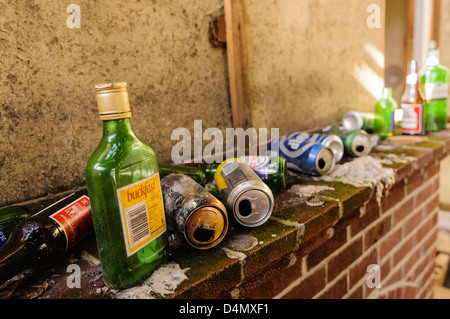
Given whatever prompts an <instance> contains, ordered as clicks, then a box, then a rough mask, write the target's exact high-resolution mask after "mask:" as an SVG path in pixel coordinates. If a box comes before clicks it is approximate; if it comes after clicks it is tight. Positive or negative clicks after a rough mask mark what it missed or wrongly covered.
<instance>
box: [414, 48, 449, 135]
mask: <svg viewBox="0 0 450 319" xmlns="http://www.w3.org/2000/svg"><path fill="white" fill-rule="evenodd" d="M433 46H434V45H432V48H431V49H430V50H428V57H427V61H426V66H425V68H424V69H423V70H422V72H421V76H420V90H421V95H422V97H423V99H424V107H425V131H427V132H432V131H439V130H443V129H445V128H446V127H447V117H448V109H447V98H448V79H449V71H448V69H447V68H445V67H444V66H442V65H440V64H439V63H440V61H439V50H438V49H436V48H433Z"/></svg>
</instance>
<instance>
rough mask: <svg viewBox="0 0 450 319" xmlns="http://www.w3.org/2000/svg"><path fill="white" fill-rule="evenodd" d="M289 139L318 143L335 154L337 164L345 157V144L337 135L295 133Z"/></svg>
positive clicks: (287, 136)
mask: <svg viewBox="0 0 450 319" xmlns="http://www.w3.org/2000/svg"><path fill="white" fill-rule="evenodd" d="M286 138H287V139H294V140H297V141H301V142H317V143H320V144H322V145H324V146H327V147H329V148H330V149H331V150H332V151H333V154H334V161H335V163H338V162H340V160H341V159H342V157H343V156H344V144H343V143H342V140H341V138H340V137H339V136H337V135H325V134H310V133H304V132H294V133H290V134H288V135H286Z"/></svg>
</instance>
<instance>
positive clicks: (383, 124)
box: [373, 88, 397, 139]
mask: <svg viewBox="0 0 450 319" xmlns="http://www.w3.org/2000/svg"><path fill="white" fill-rule="evenodd" d="M396 109H397V102H395V100H394V98H393V97H392V89H391V88H384V89H383V95H382V97H381V99H380V100H379V101H378V102H377V104H376V105H375V121H374V130H373V132H374V133H375V134H377V135H379V136H380V138H382V139H385V138H388V137H390V136H394V133H395V121H394V119H395V117H394V114H395V110H396Z"/></svg>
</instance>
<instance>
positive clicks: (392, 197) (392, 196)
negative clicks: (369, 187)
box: [381, 181, 406, 212]
mask: <svg viewBox="0 0 450 319" xmlns="http://www.w3.org/2000/svg"><path fill="white" fill-rule="evenodd" d="M405 194H406V193H405V182H404V181H400V182H398V183H397V184H395V185H394V186H393V187H392V188H391V189H390V190H389V194H387V196H386V197H385V198H384V199H383V201H382V203H381V206H382V209H383V212H386V211H388V210H389V209H390V208H392V207H394V206H395V205H396V204H397V203H398V202H399V201H401V200H402V199H403V198H404V197H405Z"/></svg>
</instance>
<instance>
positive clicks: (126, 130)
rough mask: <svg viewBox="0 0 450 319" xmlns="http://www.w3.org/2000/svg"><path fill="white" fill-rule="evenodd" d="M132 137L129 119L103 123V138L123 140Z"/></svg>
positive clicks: (132, 132)
mask: <svg viewBox="0 0 450 319" xmlns="http://www.w3.org/2000/svg"><path fill="white" fill-rule="evenodd" d="M127 136H134V131H133V127H132V126H131V121H130V119H129V118H124V119H118V120H106V121H103V137H104V138H108V139H111V138H116V137H118V138H123V137H127Z"/></svg>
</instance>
